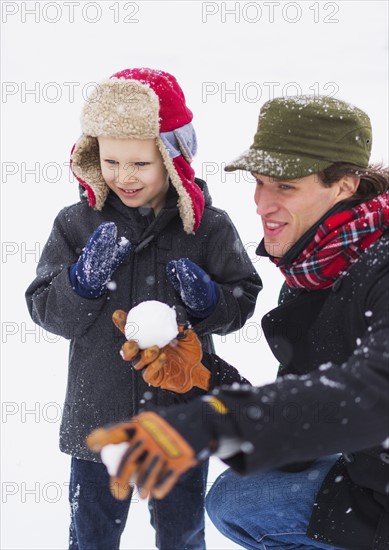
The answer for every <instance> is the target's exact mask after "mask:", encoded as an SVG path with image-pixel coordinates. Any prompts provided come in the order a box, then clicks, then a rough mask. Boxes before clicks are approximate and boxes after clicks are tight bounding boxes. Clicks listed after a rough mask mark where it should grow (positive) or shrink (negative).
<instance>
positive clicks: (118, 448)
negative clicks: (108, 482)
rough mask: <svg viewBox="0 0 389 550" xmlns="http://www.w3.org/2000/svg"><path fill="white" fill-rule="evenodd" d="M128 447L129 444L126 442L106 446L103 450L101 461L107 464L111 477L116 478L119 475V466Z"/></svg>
mask: <svg viewBox="0 0 389 550" xmlns="http://www.w3.org/2000/svg"><path fill="white" fill-rule="evenodd" d="M128 447H129V444H128V443H125V442H124V443H117V444H113V443H112V444H110V445H105V447H103V448H102V449H101V453H100V455H101V460H102V461H103V463H104V464H105V466H106V468H107V470H108V473H109V475H110V476H115V475H116V474H117V471H118V468H119V464H120V462H121V460H122V458H123V456H124V453H125V452H126V451H127V449H128Z"/></svg>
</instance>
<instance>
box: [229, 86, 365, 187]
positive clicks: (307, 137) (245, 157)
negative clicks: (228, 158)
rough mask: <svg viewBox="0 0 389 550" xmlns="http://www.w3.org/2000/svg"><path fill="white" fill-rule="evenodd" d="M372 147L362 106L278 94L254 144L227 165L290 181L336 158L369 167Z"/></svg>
mask: <svg viewBox="0 0 389 550" xmlns="http://www.w3.org/2000/svg"><path fill="white" fill-rule="evenodd" d="M371 146H372V129H371V123H370V119H369V117H368V115H367V114H366V113H365V112H364V111H362V110H361V109H358V107H355V106H354V105H351V104H349V103H346V102H344V101H341V100H338V99H334V98H332V97H327V96H314V95H312V96H310V95H306V96H294V97H279V98H276V99H273V100H270V101H267V102H266V103H265V104H264V105H263V107H262V109H261V110H260V113H259V119H258V128H257V132H256V134H255V136H254V143H253V144H252V146H251V147H250V149H249V150H248V151H246V152H245V153H243V154H242V155H241V156H240V157H238V158H237V159H236V160H234V161H232V162H231V163H229V164H228V165H227V166H226V167H225V170H226V171H227V172H231V171H233V170H247V171H249V172H256V173H258V174H263V175H266V176H270V177H274V178H283V179H286V180H288V179H295V178H302V177H304V176H308V175H310V174H315V173H318V172H320V171H321V170H324V169H325V168H327V167H328V166H330V165H331V164H334V163H335V162H347V163H350V164H355V165H357V166H361V167H363V168H366V167H367V166H368V164H369V158H370V152H371Z"/></svg>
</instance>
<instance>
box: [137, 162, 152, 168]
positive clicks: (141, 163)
mask: <svg viewBox="0 0 389 550" xmlns="http://www.w3.org/2000/svg"><path fill="white" fill-rule="evenodd" d="M148 164H150V163H149V162H134V165H135V166H141V167H142V166H147V165H148Z"/></svg>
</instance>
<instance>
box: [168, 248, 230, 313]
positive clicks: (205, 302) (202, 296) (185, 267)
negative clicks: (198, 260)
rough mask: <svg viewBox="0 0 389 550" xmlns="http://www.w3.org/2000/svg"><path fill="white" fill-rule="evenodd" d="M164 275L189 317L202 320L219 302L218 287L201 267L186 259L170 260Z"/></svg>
mask: <svg viewBox="0 0 389 550" xmlns="http://www.w3.org/2000/svg"><path fill="white" fill-rule="evenodd" d="M166 273H167V276H168V278H169V280H170V282H171V284H172V285H173V287H174V288H175V290H176V291H177V292H178V293H179V295H180V296H181V299H182V301H183V302H184V304H185V305H186V307H187V310H188V313H189V314H190V315H192V316H193V317H198V318H201V319H203V318H205V317H209V315H211V314H212V313H213V311H214V309H215V307H216V305H217V303H218V300H219V293H220V291H219V287H218V285H217V284H216V283H215V282H214V281H212V280H211V278H210V277H209V275H208V274H207V273H206V272H205V271H204V270H203V269H202V268H201V267H199V266H198V265H197V264H195V263H194V262H192V261H191V260H189V259H188V258H181V259H180V260H171V261H170V262H169V263H168V264H167V266H166Z"/></svg>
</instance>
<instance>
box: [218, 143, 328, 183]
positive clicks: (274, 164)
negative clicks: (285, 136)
mask: <svg viewBox="0 0 389 550" xmlns="http://www.w3.org/2000/svg"><path fill="white" fill-rule="evenodd" d="M331 164H333V163H332V162H329V161H327V160H318V159H313V158H309V157H304V156H302V155H300V156H299V155H292V154H287V155H286V154H284V153H276V152H273V151H264V150H261V149H249V150H248V151H245V152H244V153H243V154H242V155H240V156H239V157H238V158H237V159H235V160H233V161H232V162H230V163H228V164H227V165H226V167H225V168H224V170H225V171H226V172H233V171H234V170H246V171H247V172H254V173H257V174H263V175H264V176H270V177H273V178H276V179H280V178H282V179H287V180H291V179H298V178H303V177H305V176H309V175H310V174H317V173H318V172H320V171H321V170H324V169H325V168H327V167H328V166H330V165H331Z"/></svg>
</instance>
